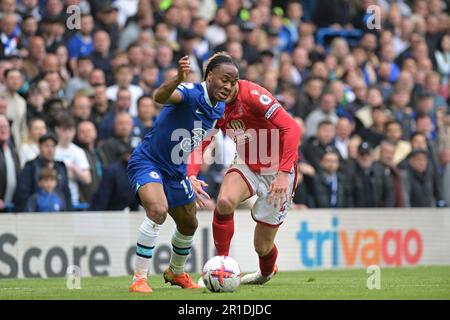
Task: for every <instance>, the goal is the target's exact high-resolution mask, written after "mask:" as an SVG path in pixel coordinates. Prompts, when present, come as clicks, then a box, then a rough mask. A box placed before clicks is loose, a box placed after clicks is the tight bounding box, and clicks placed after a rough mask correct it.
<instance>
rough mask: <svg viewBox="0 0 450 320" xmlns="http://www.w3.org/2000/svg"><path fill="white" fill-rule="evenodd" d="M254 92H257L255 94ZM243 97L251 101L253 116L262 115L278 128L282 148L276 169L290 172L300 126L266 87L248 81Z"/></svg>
mask: <svg viewBox="0 0 450 320" xmlns="http://www.w3.org/2000/svg"><path fill="white" fill-rule="evenodd" d="M252 92H253V94H252ZM256 92H257V93H258V94H255V93H256ZM244 99H246V101H250V102H251V107H250V110H251V111H252V112H253V114H254V115H255V116H257V117H258V118H262V117H264V118H265V120H267V121H270V122H271V123H272V124H273V125H274V126H275V127H277V128H278V129H280V143H281V145H282V149H281V150H280V166H279V169H278V170H279V171H285V172H291V169H292V165H293V164H294V163H295V162H296V161H297V159H298V145H299V143H300V137H301V134H302V131H301V128H300V126H299V125H298V124H297V122H295V120H294V119H293V118H292V117H291V116H290V115H289V114H288V113H287V112H286V110H284V108H283V107H282V106H281V104H280V103H279V102H278V101H277V99H275V97H274V96H273V95H272V94H271V93H270V92H269V91H268V90H267V89H265V88H263V87H261V86H259V85H257V84H254V83H249V87H248V90H246V92H245V96H244Z"/></svg>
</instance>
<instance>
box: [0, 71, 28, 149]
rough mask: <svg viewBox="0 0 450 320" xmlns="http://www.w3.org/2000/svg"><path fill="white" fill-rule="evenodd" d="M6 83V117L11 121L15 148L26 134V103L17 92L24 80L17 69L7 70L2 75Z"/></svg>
mask: <svg viewBox="0 0 450 320" xmlns="http://www.w3.org/2000/svg"><path fill="white" fill-rule="evenodd" d="M4 77H5V81H6V92H5V98H6V105H7V109H6V110H7V116H8V118H9V119H10V120H12V127H11V133H12V136H13V138H14V143H15V145H16V147H20V145H21V144H22V138H23V136H24V135H25V134H26V132H27V122H26V111H27V103H26V101H25V99H24V98H22V96H20V95H19V94H18V93H17V91H18V90H19V89H20V88H21V87H22V85H23V82H24V79H23V75H22V72H21V71H20V70H19V69H8V70H6V71H5V74H4Z"/></svg>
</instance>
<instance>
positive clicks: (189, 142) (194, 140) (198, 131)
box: [180, 128, 206, 152]
mask: <svg viewBox="0 0 450 320" xmlns="http://www.w3.org/2000/svg"><path fill="white" fill-rule="evenodd" d="M205 135H206V130H205V129H203V128H194V129H192V137H191V138H184V139H183V140H181V143H180V146H181V150H183V151H184V152H191V151H192V150H194V149H195V148H196V147H197V146H199V145H200V143H201V142H202V140H203V137H204V136H205Z"/></svg>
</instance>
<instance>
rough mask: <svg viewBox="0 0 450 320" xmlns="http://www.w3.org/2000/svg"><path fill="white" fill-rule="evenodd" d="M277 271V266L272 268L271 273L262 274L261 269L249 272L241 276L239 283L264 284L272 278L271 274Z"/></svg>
mask: <svg viewBox="0 0 450 320" xmlns="http://www.w3.org/2000/svg"><path fill="white" fill-rule="evenodd" d="M277 272H278V267H277V266H275V267H274V268H273V271H272V273H271V274H269V275H268V276H263V275H262V274H261V271H260V270H258V271H257V272H254V273H249V274H246V275H245V276H243V277H242V278H241V284H264V283H266V282H267V281H269V280H270V279H272V278H273V276H274V275H276V274H277Z"/></svg>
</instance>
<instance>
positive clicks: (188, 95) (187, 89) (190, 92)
mask: <svg viewBox="0 0 450 320" xmlns="http://www.w3.org/2000/svg"><path fill="white" fill-rule="evenodd" d="M176 90H178V92H180V93H181V96H182V100H181V102H180V103H182V104H189V103H190V102H191V101H192V100H193V99H192V97H193V96H194V95H195V92H196V91H195V86H194V84H193V83H190V82H182V83H181V84H179V85H178V87H177V88H176Z"/></svg>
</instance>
